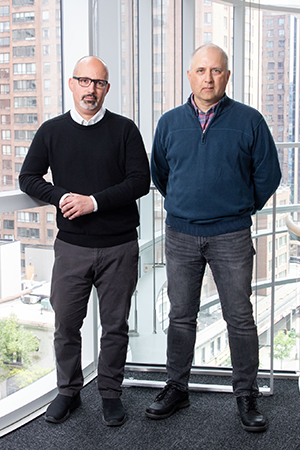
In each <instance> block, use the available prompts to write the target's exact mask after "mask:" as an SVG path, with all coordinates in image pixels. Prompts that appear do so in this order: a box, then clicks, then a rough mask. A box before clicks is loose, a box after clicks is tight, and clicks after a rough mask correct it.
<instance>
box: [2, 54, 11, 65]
mask: <svg viewBox="0 0 300 450" xmlns="http://www.w3.org/2000/svg"><path fill="white" fill-rule="evenodd" d="M8 62H9V53H0V64H5V63H8Z"/></svg>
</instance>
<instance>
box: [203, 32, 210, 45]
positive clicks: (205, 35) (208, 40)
mask: <svg viewBox="0 0 300 450" xmlns="http://www.w3.org/2000/svg"><path fill="white" fill-rule="evenodd" d="M210 42H211V33H204V44H209V43H210Z"/></svg>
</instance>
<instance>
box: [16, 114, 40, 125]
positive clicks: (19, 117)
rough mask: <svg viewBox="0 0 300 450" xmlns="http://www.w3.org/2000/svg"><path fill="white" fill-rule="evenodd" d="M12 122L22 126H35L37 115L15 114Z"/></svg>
mask: <svg viewBox="0 0 300 450" xmlns="http://www.w3.org/2000/svg"><path fill="white" fill-rule="evenodd" d="M14 122H15V124H23V123H29V124H37V123H38V118H37V113H33V114H15V115H14Z"/></svg>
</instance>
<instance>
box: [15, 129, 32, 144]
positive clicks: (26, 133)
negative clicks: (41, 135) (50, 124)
mask: <svg viewBox="0 0 300 450" xmlns="http://www.w3.org/2000/svg"><path fill="white" fill-rule="evenodd" d="M35 132H36V130H15V140H16V141H32V139H33V138H34V135H35Z"/></svg>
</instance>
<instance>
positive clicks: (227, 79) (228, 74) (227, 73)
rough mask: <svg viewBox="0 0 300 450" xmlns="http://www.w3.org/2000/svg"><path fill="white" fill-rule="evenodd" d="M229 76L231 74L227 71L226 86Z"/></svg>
mask: <svg viewBox="0 0 300 450" xmlns="http://www.w3.org/2000/svg"><path fill="white" fill-rule="evenodd" d="M230 74H231V72H230V70H228V72H227V81H226V84H227V83H228V80H229V77H230Z"/></svg>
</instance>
